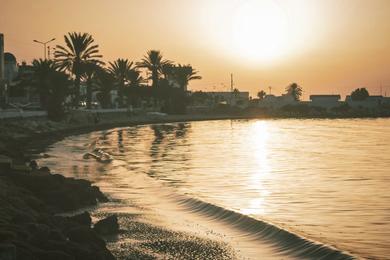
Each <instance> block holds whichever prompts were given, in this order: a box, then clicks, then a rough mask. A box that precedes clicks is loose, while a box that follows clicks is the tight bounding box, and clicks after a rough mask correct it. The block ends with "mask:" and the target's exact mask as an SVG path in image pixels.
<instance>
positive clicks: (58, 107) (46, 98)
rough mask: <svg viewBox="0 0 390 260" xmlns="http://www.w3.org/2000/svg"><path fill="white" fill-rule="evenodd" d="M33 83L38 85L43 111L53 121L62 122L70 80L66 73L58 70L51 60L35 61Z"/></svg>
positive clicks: (33, 63)
mask: <svg viewBox="0 0 390 260" xmlns="http://www.w3.org/2000/svg"><path fill="white" fill-rule="evenodd" d="M32 65H33V71H34V74H33V83H34V85H36V88H37V91H38V93H39V97H40V103H41V106H42V108H43V109H45V110H46V111H47V113H48V117H49V119H51V120H61V119H62V117H63V116H64V106H63V102H64V99H65V96H66V94H67V92H68V86H69V79H68V75H66V74H65V73H64V72H60V71H57V70H56V67H55V64H54V62H53V61H51V60H42V59H39V60H34V61H33V62H32Z"/></svg>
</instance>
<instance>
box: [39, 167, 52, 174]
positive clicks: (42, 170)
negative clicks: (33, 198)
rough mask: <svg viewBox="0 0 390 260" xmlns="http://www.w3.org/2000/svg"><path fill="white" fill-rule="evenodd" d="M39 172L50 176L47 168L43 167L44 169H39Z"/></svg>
mask: <svg viewBox="0 0 390 260" xmlns="http://www.w3.org/2000/svg"><path fill="white" fill-rule="evenodd" d="M39 172H41V173H46V174H50V169H49V167H46V166H44V167H41V168H39Z"/></svg>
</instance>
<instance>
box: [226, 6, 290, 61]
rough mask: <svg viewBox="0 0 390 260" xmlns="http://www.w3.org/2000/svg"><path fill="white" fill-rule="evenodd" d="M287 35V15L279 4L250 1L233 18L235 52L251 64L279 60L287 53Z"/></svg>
mask: <svg viewBox="0 0 390 260" xmlns="http://www.w3.org/2000/svg"><path fill="white" fill-rule="evenodd" d="M287 31H288V29H287V17H286V14H285V13H284V12H283V9H282V8H281V7H279V6H278V5H277V4H276V3H275V1H271V0H250V1H246V2H244V3H243V4H241V6H240V7H239V8H238V9H237V10H236V12H235V13H234V16H233V20H232V48H233V51H234V52H236V54H238V55H240V56H242V57H243V58H246V59H249V60H255V61H259V60H261V61H270V60H274V59H277V58H279V57H281V56H283V55H284V54H285V53H286V51H287V47H288V37H287V34H288V32H287Z"/></svg>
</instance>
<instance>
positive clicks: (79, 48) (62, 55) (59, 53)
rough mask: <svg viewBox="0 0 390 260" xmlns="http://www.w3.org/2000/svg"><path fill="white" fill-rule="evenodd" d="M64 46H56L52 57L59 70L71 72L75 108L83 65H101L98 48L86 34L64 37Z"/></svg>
mask: <svg viewBox="0 0 390 260" xmlns="http://www.w3.org/2000/svg"><path fill="white" fill-rule="evenodd" d="M64 40H65V46H64V47H63V46H61V45H57V46H56V51H55V52H54V57H55V60H56V63H57V64H58V66H59V68H60V69H64V70H67V71H69V72H71V73H72V74H73V76H74V78H75V79H74V95H75V100H74V101H75V106H76V107H77V106H78V105H79V102H80V81H81V75H82V74H83V64H85V63H95V64H103V62H102V61H100V58H102V55H100V54H99V49H98V48H99V46H98V45H97V44H95V43H94V39H93V38H92V36H91V35H90V34H88V33H76V32H72V33H68V35H65V36H64Z"/></svg>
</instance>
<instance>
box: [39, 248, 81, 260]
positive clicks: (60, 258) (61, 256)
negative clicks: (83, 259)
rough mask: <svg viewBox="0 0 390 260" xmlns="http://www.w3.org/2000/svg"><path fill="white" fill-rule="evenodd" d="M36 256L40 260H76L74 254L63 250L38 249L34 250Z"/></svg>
mask: <svg viewBox="0 0 390 260" xmlns="http://www.w3.org/2000/svg"><path fill="white" fill-rule="evenodd" d="M34 256H35V257H36V259H39V260H53V259H55V260H74V259H75V258H74V257H73V256H70V255H68V254H66V253H64V252H61V251H43V250H38V251H35V252H34Z"/></svg>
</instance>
